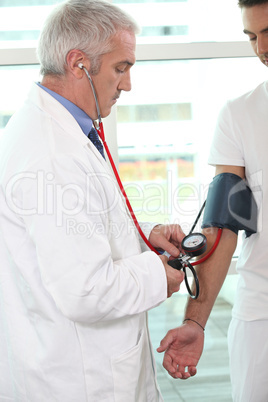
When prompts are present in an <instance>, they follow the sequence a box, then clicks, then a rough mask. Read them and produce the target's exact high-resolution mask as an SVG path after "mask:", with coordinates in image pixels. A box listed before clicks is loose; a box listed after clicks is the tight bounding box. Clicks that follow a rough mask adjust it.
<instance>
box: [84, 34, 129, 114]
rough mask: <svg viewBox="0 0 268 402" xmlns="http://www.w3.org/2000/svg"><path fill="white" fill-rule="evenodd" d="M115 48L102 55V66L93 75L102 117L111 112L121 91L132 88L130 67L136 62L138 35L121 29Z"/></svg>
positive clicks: (116, 38)
mask: <svg viewBox="0 0 268 402" xmlns="http://www.w3.org/2000/svg"><path fill="white" fill-rule="evenodd" d="M113 45H114V47H113V50H112V51H111V52H110V53H107V54H104V55H103V56H102V57H101V67H100V70H99V72H98V73H97V74H95V75H93V76H91V78H92V81H93V84H94V87H95V90H96V93H97V97H98V101H99V107H100V113H101V116H102V117H106V116H108V115H109V114H110V112H111V108H112V106H113V105H114V104H115V103H116V100H117V99H118V98H119V96H120V93H121V91H130V90H131V80H130V68H131V67H132V66H133V64H134V63H135V48H136V37H135V35H134V34H132V33H130V32H127V31H121V32H119V33H118V34H117V35H116V36H115V37H114V39H113Z"/></svg>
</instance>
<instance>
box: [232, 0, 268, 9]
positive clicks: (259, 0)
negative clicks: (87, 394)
mask: <svg viewBox="0 0 268 402" xmlns="http://www.w3.org/2000/svg"><path fill="white" fill-rule="evenodd" d="M265 3H268V0H238V5H239V7H241V8H242V7H253V6H259V5H261V4H265Z"/></svg>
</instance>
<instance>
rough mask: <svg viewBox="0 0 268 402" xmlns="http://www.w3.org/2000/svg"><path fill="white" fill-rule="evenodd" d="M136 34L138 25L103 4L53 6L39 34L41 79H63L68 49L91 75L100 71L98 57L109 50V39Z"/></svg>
mask: <svg viewBox="0 0 268 402" xmlns="http://www.w3.org/2000/svg"><path fill="white" fill-rule="evenodd" d="M123 30H125V31H129V32H132V33H134V34H138V33H139V32H140V28H139V26H138V24H137V23H136V22H135V21H134V20H133V19H132V18H131V17H130V16H129V15H128V14H127V13H125V12H124V11H123V10H121V9H120V8H119V7H116V6H114V5H112V4H111V3H108V2H107V1H104V0H67V1H65V2H64V3H61V4H59V5H58V6H56V7H55V8H54V9H53V11H52V12H51V14H50V15H49V16H48V18H47V20H46V22H45V24H44V27H43V29H42V31H41V34H40V37H39V42H38V47H37V56H38V59H39V61H40V64H41V68H40V72H41V74H42V75H48V74H54V75H64V74H65V67H66V56H67V54H68V53H69V51H70V50H72V49H79V50H81V51H82V52H84V53H85V54H86V56H87V57H88V58H89V60H90V63H91V69H90V72H91V74H96V73H97V72H98V69H99V67H100V57H101V56H102V55H103V54H105V53H108V52H110V51H111V50H112V43H111V39H112V37H113V36H114V35H115V34H116V33H117V32H119V31H123Z"/></svg>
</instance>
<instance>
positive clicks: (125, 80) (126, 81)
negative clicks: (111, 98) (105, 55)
mask: <svg viewBox="0 0 268 402" xmlns="http://www.w3.org/2000/svg"><path fill="white" fill-rule="evenodd" d="M118 89H119V90H120V91H130V90H131V77H130V71H126V72H125V73H124V75H123V76H122V78H121V80H120V82H119V85H118Z"/></svg>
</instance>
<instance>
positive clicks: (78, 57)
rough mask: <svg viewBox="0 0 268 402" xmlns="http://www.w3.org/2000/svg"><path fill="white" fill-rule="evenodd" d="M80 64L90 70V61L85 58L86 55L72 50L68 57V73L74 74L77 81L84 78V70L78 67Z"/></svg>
mask: <svg viewBox="0 0 268 402" xmlns="http://www.w3.org/2000/svg"><path fill="white" fill-rule="evenodd" d="M80 63H82V64H83V66H85V67H86V69H87V70H89V69H90V63H89V60H88V58H87V57H86V56H85V54H84V53H83V52H81V50H78V49H72V50H70V51H69V53H68V54H67V56H66V64H67V71H69V73H71V74H73V75H74V76H75V78H77V79H81V78H82V77H83V76H84V72H83V70H82V69H81V68H80V67H78V65H79V64H80Z"/></svg>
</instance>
